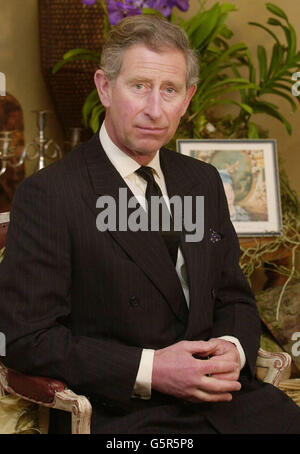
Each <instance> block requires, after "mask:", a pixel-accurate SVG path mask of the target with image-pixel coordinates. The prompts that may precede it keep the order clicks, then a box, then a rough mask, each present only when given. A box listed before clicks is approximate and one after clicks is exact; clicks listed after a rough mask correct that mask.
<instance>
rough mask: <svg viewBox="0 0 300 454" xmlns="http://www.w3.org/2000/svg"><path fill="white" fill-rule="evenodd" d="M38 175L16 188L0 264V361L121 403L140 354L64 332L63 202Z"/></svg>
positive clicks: (67, 277)
mask: <svg viewBox="0 0 300 454" xmlns="http://www.w3.org/2000/svg"><path fill="white" fill-rule="evenodd" d="M39 174H40V172H39V173H38V174H35V175H34V176H33V177H29V178H27V179H26V180H25V181H24V182H23V183H22V184H21V185H20V186H19V187H18V190H17V192H16V194H15V198H14V203H13V206H12V210H11V221H10V225H9V229H8V234H7V241H6V252H5V256H4V260H3V262H2V263H1V265H0V299H1V305H0V331H1V332H3V333H4V334H5V336H6V343H7V345H6V357H5V358H3V362H4V363H5V364H6V365H7V366H8V367H11V368H14V369H16V370H18V371H20V372H24V373H27V374H31V375H40V376H48V377H51V378H57V379H60V380H63V381H65V382H66V383H67V384H68V385H69V386H70V387H71V388H72V389H73V390H74V391H75V392H76V391H77V392H80V393H82V394H85V395H87V396H97V398H99V397H100V399H101V400H102V401H103V402H104V403H108V402H112V403H113V402H115V403H116V402H118V403H119V404H122V403H127V401H129V399H130V397H131V394H132V390H133V387H134V383H135V379H136V375H137V371H138V366H139V361H140V357H141V349H139V348H135V347H133V346H128V345H124V344H122V343H119V342H117V341H116V342H114V341H112V340H110V339H105V338H103V339H101V338H91V337H85V336H74V335H73V334H72V332H71V329H69V328H68V326H69V320H70V317H71V316H72V314H71V297H70V288H71V279H72V266H71V263H72V242H71V235H70V232H69V227H68V224H67V221H66V218H65V207H64V203H67V202H64V201H63V197H61V198H58V197H57V194H56V196H54V195H53V192H55V191H53V187H52V191H51V185H50V179H49V181H48V177H47V175H48V174H46V176H45V174H44V173H43V172H42V173H41V175H39ZM52 181H53V179H52ZM52 184H53V183H52Z"/></svg>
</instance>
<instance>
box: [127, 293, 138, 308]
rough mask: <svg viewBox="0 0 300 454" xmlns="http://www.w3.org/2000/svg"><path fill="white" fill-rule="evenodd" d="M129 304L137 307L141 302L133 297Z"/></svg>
mask: <svg viewBox="0 0 300 454" xmlns="http://www.w3.org/2000/svg"><path fill="white" fill-rule="evenodd" d="M129 304H130V305H131V306H132V307H137V306H139V305H140V302H139V299H138V298H137V297H136V296H134V295H133V296H131V297H130V298H129Z"/></svg>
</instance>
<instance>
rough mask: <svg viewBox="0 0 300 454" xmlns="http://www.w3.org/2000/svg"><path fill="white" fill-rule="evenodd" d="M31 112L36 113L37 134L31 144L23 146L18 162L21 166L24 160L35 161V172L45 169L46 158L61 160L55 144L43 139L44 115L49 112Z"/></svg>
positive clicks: (59, 150)
mask: <svg viewBox="0 0 300 454" xmlns="http://www.w3.org/2000/svg"><path fill="white" fill-rule="evenodd" d="M32 112H34V113H36V118H37V127H38V131H39V134H38V136H37V137H35V138H34V139H33V142H30V143H29V144H28V145H26V146H25V148H24V150H23V152H22V154H21V157H20V161H19V162H20V164H23V162H24V160H25V159H28V160H29V161H34V160H35V159H37V160H38V161H37V165H36V169H35V170H36V171H37V170H41V169H43V168H44V167H46V162H45V160H46V158H48V159H52V160H53V159H57V158H61V157H62V152H61V149H60V147H59V145H58V144H57V143H55V142H54V141H53V140H52V139H47V138H46V137H45V127H46V114H47V113H48V112H49V111H47V110H33V111H32Z"/></svg>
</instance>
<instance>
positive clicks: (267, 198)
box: [177, 139, 282, 237]
mask: <svg viewBox="0 0 300 454" xmlns="http://www.w3.org/2000/svg"><path fill="white" fill-rule="evenodd" d="M177 151H178V152H179V153H181V154H184V155H186V156H190V157H192V158H194V159H199V160H201V161H204V162H207V163H209V164H212V165H214V166H215V167H216V168H217V170H218V171H219V174H220V176H221V179H222V182H223V185H224V189H225V194H226V197H227V202H228V207H229V211H230V219H231V221H232V223H233V225H234V228H235V230H236V233H237V235H238V236H239V237H240V236H241V237H253V236H277V235H280V230H281V228H282V213H281V202H280V189H279V173H278V161H277V143H276V140H275V139H227V140H225V139H224V140H223V139H214V140H211V139H178V140H177Z"/></svg>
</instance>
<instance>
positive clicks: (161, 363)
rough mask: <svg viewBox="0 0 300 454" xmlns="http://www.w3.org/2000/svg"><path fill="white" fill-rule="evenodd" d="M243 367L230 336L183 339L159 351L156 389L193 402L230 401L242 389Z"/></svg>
mask: <svg viewBox="0 0 300 454" xmlns="http://www.w3.org/2000/svg"><path fill="white" fill-rule="evenodd" d="M207 358H208V359H207ZM240 369H241V364H240V356H239V353H238V350H237V348H236V346H235V345H234V344H233V343H231V342H229V341H227V340H224V339H214V338H213V339H210V340H209V341H181V342H178V343H176V344H173V345H170V346H169V347H166V348H163V349H160V350H156V351H155V353H154V361H153V372H152V389H154V390H156V391H159V392H161V393H164V394H169V395H172V396H175V397H177V398H179V399H183V400H186V401H189V402H195V403H196V402H221V401H223V402H226V401H230V400H231V399H232V394H231V393H232V392H234V391H239V390H240V389H241V384H240V383H239V382H238V379H239V375H240Z"/></svg>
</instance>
